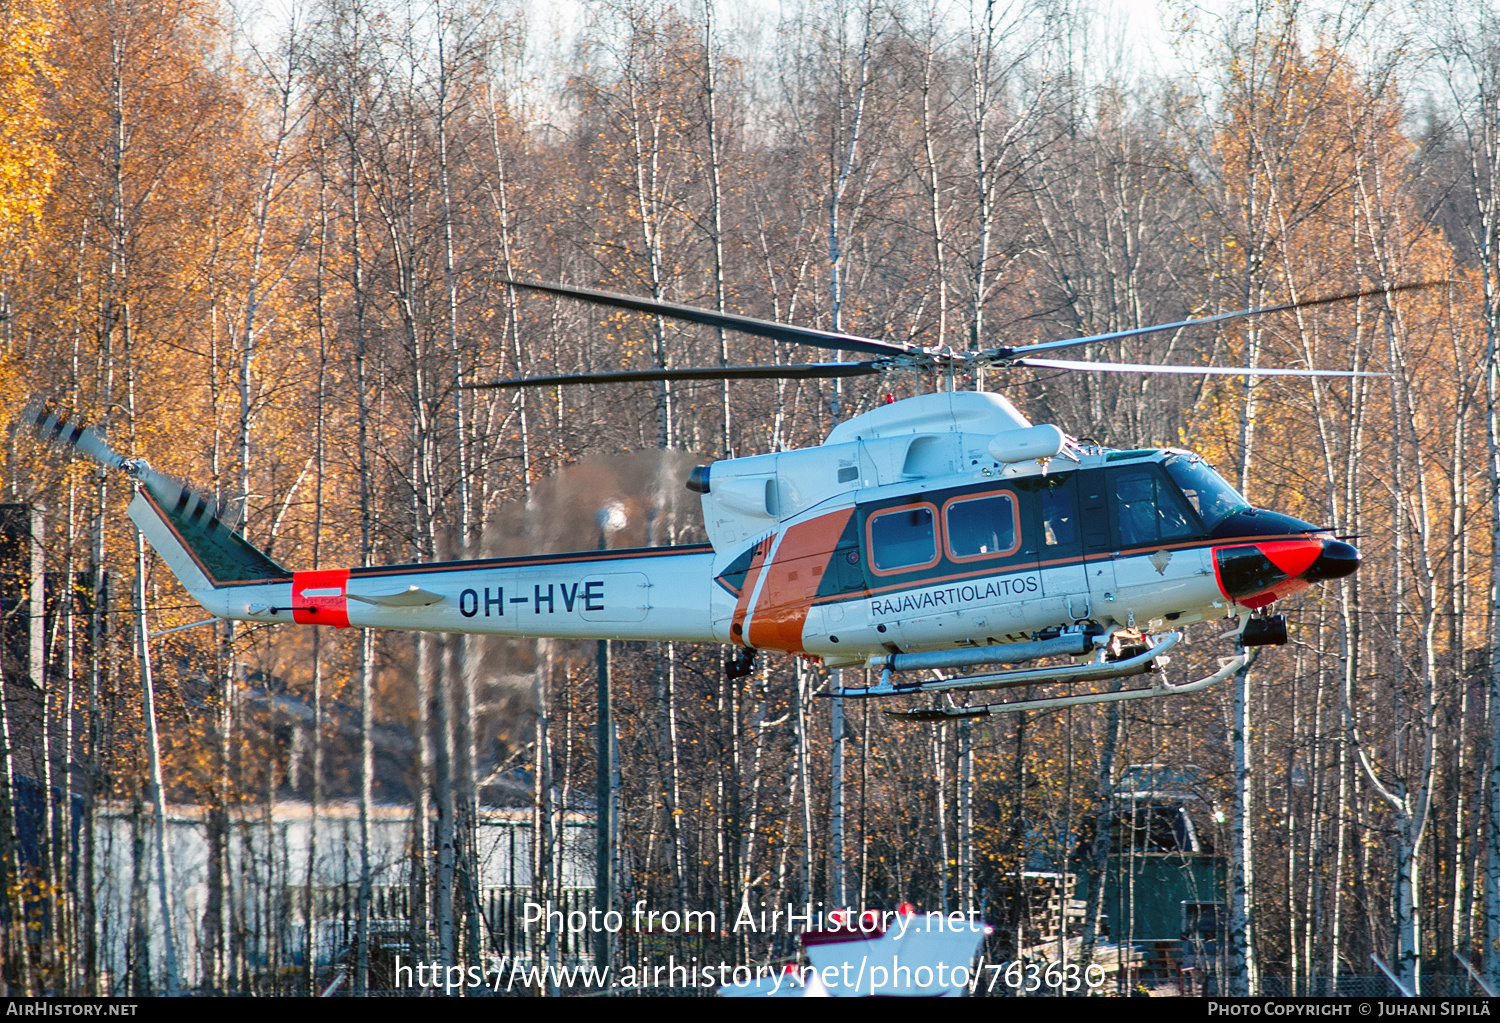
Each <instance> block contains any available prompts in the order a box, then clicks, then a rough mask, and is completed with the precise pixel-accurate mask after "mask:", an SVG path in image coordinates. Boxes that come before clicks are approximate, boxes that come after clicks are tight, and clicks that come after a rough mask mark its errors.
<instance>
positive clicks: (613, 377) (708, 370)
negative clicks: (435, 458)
mask: <svg viewBox="0 0 1500 1023" xmlns="http://www.w3.org/2000/svg"><path fill="white" fill-rule="evenodd" d="M882 368H883V367H882V366H881V365H880V364H879V363H874V362H808V363H801V364H797V365H790V366H689V367H685V368H683V369H626V370H619V371H617V372H613V373H564V374H561V375H559V376H550V377H517V378H515V379H513V380H495V381H493V382H491V383H487V384H459V385H458V386H459V387H461V388H463V389H464V390H481V389H483V388H489V387H552V386H556V385H558V384H629V383H636V382H638V381H643V380H817V379H824V378H828V377H862V376H869V375H870V374H872V373H879V372H880V371H881V369H882Z"/></svg>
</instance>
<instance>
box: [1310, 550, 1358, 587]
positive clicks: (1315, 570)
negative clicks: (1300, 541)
mask: <svg viewBox="0 0 1500 1023" xmlns="http://www.w3.org/2000/svg"><path fill="white" fill-rule="evenodd" d="M1322 543H1323V551H1322V553H1321V554H1319V555H1318V557H1317V559H1316V560H1315V561H1314V562H1313V563H1312V564H1311V565H1309V566H1307V570H1306V571H1305V572H1303V573H1302V578H1303V579H1306V580H1307V581H1308V582H1310V583H1316V582H1322V581H1323V580H1325V579H1342V578H1343V577H1344V576H1346V575H1350V574H1352V573H1353V572H1354V570H1355V569H1356V568H1358V567H1359V550H1358V549H1357V548H1355V547H1353V546H1352V545H1350V544H1347V543H1344V542H1343V541H1342V540H1324V541H1322Z"/></svg>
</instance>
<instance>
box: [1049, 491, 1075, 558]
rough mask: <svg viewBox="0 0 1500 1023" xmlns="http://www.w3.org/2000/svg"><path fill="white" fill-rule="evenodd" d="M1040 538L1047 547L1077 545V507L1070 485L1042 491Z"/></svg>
mask: <svg viewBox="0 0 1500 1023" xmlns="http://www.w3.org/2000/svg"><path fill="white" fill-rule="evenodd" d="M1042 540H1043V542H1044V543H1046V545H1047V546H1048V547H1076V546H1078V509H1077V508H1076V507H1075V506H1074V502H1073V489H1072V488H1071V487H1068V486H1062V487H1058V488H1056V489H1055V490H1044V491H1042Z"/></svg>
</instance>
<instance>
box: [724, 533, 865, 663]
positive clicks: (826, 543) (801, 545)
mask: <svg viewBox="0 0 1500 1023" xmlns="http://www.w3.org/2000/svg"><path fill="white" fill-rule="evenodd" d="M853 514H854V509H853V508H845V509H843V510H842V511H836V512H831V513H829V514H827V515H819V516H818V517H817V518H815V519H809V520H808V521H806V522H799V523H798V524H797V525H795V526H790V527H788V528H787V530H786V533H785V534H784V535H783V536H782V538H781V544H780V546H778V547H777V548H776V560H775V561H773V562H772V563H771V564H770V565H769V566H768V567H767V568H766V569H765V571H766V573H767V574H766V581H765V583H764V584H763V585H762V586H761V590H760V597H759V598H758V599H757V600H756V601H755V615H754V617H753V618H752V619H751V620H750V645H751V646H755V647H763V648H768V649H772V650H785V651H787V652H789V653H802V652H803V650H804V648H803V646H802V627H803V626H804V625H805V624H806V623H807V612H808V609H809V608H811V607H812V602H813V598H814V597H816V596H817V594H818V586H819V585H820V584H821V583H822V582H823V573H824V572H825V571H827V569H828V564H829V561H830V559H831V558H832V557H833V552H834V549H835V548H836V547H837V546H838V542H839V537H841V536H843V534H844V527H845V526H847V525H848V524H849V517H850V516H851V515H853ZM750 589H751V583H750V577H749V575H746V577H745V591H746V592H747V593H748V592H749V591H750Z"/></svg>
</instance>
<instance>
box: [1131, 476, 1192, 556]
mask: <svg viewBox="0 0 1500 1023" xmlns="http://www.w3.org/2000/svg"><path fill="white" fill-rule="evenodd" d="M1163 482H1164V481H1162V480H1160V479H1159V478H1158V477H1157V475H1156V473H1155V472H1153V471H1152V470H1151V469H1149V468H1147V467H1142V468H1140V469H1130V470H1126V471H1124V472H1120V473H1117V474H1116V475H1115V478H1114V480H1113V485H1112V486H1111V488H1110V490H1111V496H1112V498H1113V503H1114V510H1115V522H1116V525H1117V528H1118V529H1119V531H1120V546H1122V547H1138V546H1140V545H1142V544H1150V543H1160V542H1162V541H1170V540H1182V539H1186V538H1187V537H1190V536H1192V535H1193V533H1194V532H1195V531H1196V526H1195V525H1194V523H1193V521H1192V517H1191V516H1190V515H1189V513H1188V511H1187V509H1186V508H1185V507H1184V506H1183V505H1182V502H1181V499H1180V498H1179V497H1178V496H1177V495H1176V494H1174V493H1172V491H1171V490H1170V489H1168V488H1167V487H1166V486H1164V485H1163Z"/></svg>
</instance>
